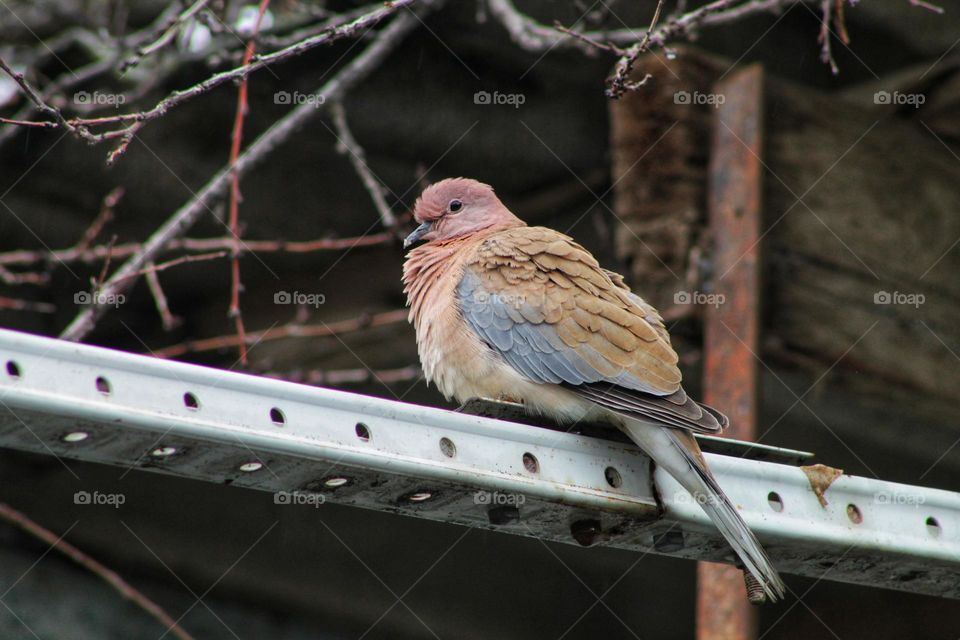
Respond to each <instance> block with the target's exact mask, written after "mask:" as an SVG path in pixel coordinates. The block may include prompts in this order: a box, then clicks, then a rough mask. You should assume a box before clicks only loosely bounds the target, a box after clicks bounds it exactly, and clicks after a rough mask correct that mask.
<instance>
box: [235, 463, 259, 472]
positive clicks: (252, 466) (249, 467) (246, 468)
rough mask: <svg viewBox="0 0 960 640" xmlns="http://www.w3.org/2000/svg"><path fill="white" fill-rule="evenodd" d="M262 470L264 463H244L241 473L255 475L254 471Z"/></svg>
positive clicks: (241, 466)
mask: <svg viewBox="0 0 960 640" xmlns="http://www.w3.org/2000/svg"><path fill="white" fill-rule="evenodd" d="M260 469H263V463H262V462H244V463H243V464H242V465H240V471H243V472H244V473H253V472H254V471H260Z"/></svg>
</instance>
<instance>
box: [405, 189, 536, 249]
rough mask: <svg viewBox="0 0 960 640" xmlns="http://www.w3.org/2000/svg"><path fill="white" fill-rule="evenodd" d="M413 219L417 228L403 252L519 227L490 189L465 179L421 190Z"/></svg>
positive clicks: (408, 239) (516, 219)
mask: <svg viewBox="0 0 960 640" xmlns="http://www.w3.org/2000/svg"><path fill="white" fill-rule="evenodd" d="M413 217H414V218H415V219H416V221H417V222H419V223H420V226H419V227H417V228H416V229H414V230H413V233H411V234H410V235H409V236H407V239H406V240H404V241H403V246H404V248H407V247H411V246H413V245H415V244H417V243H420V242H432V241H434V240H440V241H445V240H453V239H455V238H461V237H465V236H469V235H471V234H473V233H476V232H478V231H483V230H485V229H489V228H491V227H495V226H496V227H500V226H515V225H517V224H523V223H522V222H520V219H519V218H517V217H516V216H515V215H513V214H512V213H510V210H509V209H507V208H506V207H505V206H504V205H503V203H502V202H500V199H499V198H498V197H497V196H496V194H495V193H494V192H493V187H491V186H490V185H488V184H483V183H482V182H477V181H476V180H471V179H469V178H448V179H446V180H441V181H440V182H437V183H434V184H432V185H430V186H429V187H427V188H426V189H424V190H423V193H422V194H420V197H419V198H417V202H416V204H415V205H414V208H413Z"/></svg>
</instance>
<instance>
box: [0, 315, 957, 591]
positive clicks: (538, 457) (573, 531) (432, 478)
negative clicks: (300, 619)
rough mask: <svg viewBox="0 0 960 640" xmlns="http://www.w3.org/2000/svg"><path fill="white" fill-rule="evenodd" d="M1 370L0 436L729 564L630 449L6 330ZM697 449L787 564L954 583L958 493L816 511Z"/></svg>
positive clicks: (865, 495) (879, 582) (859, 576)
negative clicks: (704, 454)
mask: <svg viewBox="0 0 960 640" xmlns="http://www.w3.org/2000/svg"><path fill="white" fill-rule="evenodd" d="M0 367H3V369H0V446H3V447H8V448H12V449H19V450H24V451H31V452H34V453H39V454H44V455H55V456H59V457H61V458H70V459H77V460H84V461H87V462H97V463H103V464H111V465H118V466H124V467H131V466H132V467H135V468H138V469H143V470H147V471H154V472H160V473H168V474H173V475H177V476H181V477H187V478H193V479H197V480H205V481H209V482H218V483H223V484H231V485H233V486H241V487H246V488H250V489H259V490H263V491H270V492H274V493H277V494H278V495H277V499H278V500H281V501H282V500H317V501H329V502H332V503H337V504H343V505H349V506H356V507H363V508H368V509H376V510H380V511H389V512H394V513H400V514H406V515H412V516H416V517H422V518H429V519H433V520H439V521H443V522H449V523H454V524H459V525H466V526H473V527H483V528H491V529H496V530H500V531H504V532H507V533H513V534H519V535H524V536H535V537H538V538H542V539H546V540H554V541H558V542H565V543H579V544H596V545H609V546H614V547H620V548H626V549H632V550H636V551H652V552H654V553H661V554H668V555H675V556H682V557H687V558H695V559H703V560H715V561H720V562H731V561H732V560H733V556H732V552H730V551H729V550H728V549H727V547H726V545H725V544H724V543H723V541H722V539H720V538H719V537H718V536H717V535H716V532H715V530H714V529H713V526H712V525H711V524H710V522H709V521H708V520H707V518H706V516H705V515H704V514H703V512H702V511H701V510H700V508H699V506H698V505H696V504H695V503H694V502H693V501H692V499H691V498H690V496H689V494H687V493H686V492H685V491H684V490H683V489H682V488H681V487H680V486H679V485H677V484H676V483H675V482H674V481H673V480H672V479H671V478H670V477H669V476H668V475H666V474H664V473H662V472H661V471H659V470H656V469H653V468H652V465H651V463H650V461H649V459H648V458H647V457H646V456H644V455H643V454H642V453H641V452H640V451H638V450H637V449H636V448H634V447H633V446H632V445H630V444H628V443H623V442H620V441H616V440H608V439H602V438H598V437H590V436H586V435H582V434H575V433H567V432H564V431H558V430H554V429H548V428H539V427H533V426H529V425H524V424H518V423H515V422H508V421H504V420H499V419H491V418H486V417H481V416H475V415H467V414H464V413H456V412H450V411H444V410H441V409H434V408H429V407H420V406H415V405H410V404H405V403H400V402H392V401H388V400H382V399H378V398H371V397H367V396H361V395H356V394H351V393H345V392H340V391H331V390H327V389H319V388H314V387H308V386H304V385H299V384H293V383H288V382H282V381H277V380H271V379H266V378H260V377H256V376H250V375H243V374H237V373H230V372H225V371H221V370H217V369H210V368H205V367H198V366H194V365H187V364H182V363H176V362H170V361H165V360H158V359H154V358H149V357H144V356H139V355H132V354H127V353H122V352H117V351H112V350H109V349H103V348H98V347H90V346H86V345H78V344H74V343H69V342H62V341H58V340H53V339H49V338H42V337H37V336H31V335H27V334H22V333H17V332H12V331H0ZM506 410H508V411H509V410H510V408H509V407H508V408H507V409H506ZM725 446H726V447H727V451H730V452H732V451H737V449H735V448H734V449H731V448H730V447H731V446H735V445H730V444H729V443H727V444H725ZM740 453H744V454H749V455H750V456H752V457H758V456H759V457H767V458H771V457H772V458H778V457H782V458H784V459H791V460H796V459H801V458H803V457H804V454H803V453H802V452H789V451H781V450H776V449H765V448H762V447H755V446H753V445H746V446H744V447H743V448H742V449H740ZM708 458H709V462H710V465H711V467H712V468H713V470H714V472H715V474H716V475H717V477H718V479H719V482H720V484H721V485H722V486H723V487H724V489H725V490H726V491H727V493H728V494H729V495H730V497H731V498H732V499H733V501H734V503H735V504H737V505H738V507H739V508H740V509H741V512H742V514H743V516H744V518H745V519H746V521H747V523H748V524H749V525H750V526H751V527H752V528H753V529H754V530H755V531H756V532H757V534H758V535H759V537H760V539H761V541H763V543H764V545H765V546H766V548H767V549H768V551H769V552H770V554H771V556H772V557H773V558H774V561H775V564H776V565H777V566H778V568H780V569H781V570H782V571H784V572H785V573H795V574H800V575H806V576H811V577H815V578H820V577H824V579H828V580H842V581H848V582H855V583H859V584H867V585H875V586H884V587H890V588H896V589H902V590H908V591H914V592H919V593H927V594H934V595H940V596H946V597H953V598H957V597H960V494H956V493H951V492H947V491H939V490H934V489H926V488H921V487H911V486H906V485H899V484H893V483H887V482H879V481H874V480H868V479H865V478H858V477H846V476H843V477H840V478H839V479H837V480H836V481H835V482H834V483H833V484H832V485H831V486H830V488H829V489H827V491H826V499H827V501H828V504H827V505H826V506H825V507H824V506H821V504H820V502H819V500H818V498H817V496H816V495H815V494H814V492H813V491H812V489H811V487H810V482H809V480H808V478H807V475H805V473H804V471H803V470H802V469H801V468H799V467H795V466H790V465H788V464H778V463H772V462H764V461H761V460H756V459H749V458H747V457H737V456H731V455H718V454H708ZM614 485H616V486H614ZM773 494H775V495H773ZM770 498H773V499H772V501H771V500H770ZM850 505H852V506H850ZM778 509H779V510H778ZM855 520H859V522H855ZM928 523H929V524H928Z"/></svg>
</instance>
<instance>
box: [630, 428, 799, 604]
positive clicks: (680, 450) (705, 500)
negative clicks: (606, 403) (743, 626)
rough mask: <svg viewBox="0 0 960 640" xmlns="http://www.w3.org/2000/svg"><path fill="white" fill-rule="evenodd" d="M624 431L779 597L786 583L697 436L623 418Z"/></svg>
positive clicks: (769, 594) (769, 591)
mask: <svg viewBox="0 0 960 640" xmlns="http://www.w3.org/2000/svg"><path fill="white" fill-rule="evenodd" d="M623 429H624V431H626V433H627V435H629V436H630V439H631V440H633V441H634V442H635V443H637V445H638V446H639V447H640V448H641V449H643V450H644V451H645V452H646V453H647V455H649V456H650V457H651V458H653V460H654V462H656V463H657V465H659V466H661V467H663V468H664V469H666V470H667V472H669V473H670V475H671V476H673V477H674V478H675V479H676V480H677V482H679V483H680V484H681V485H682V486H683V488H685V489H686V490H687V491H689V492H690V494H691V495H692V496H693V497H694V498H696V499H697V503H698V504H700V506H701V507H702V508H703V510H704V511H705V512H706V514H707V515H708V516H709V517H710V519H711V520H712V521H713V523H714V524H715V525H716V527H717V529H719V530H720V533H721V534H722V535H723V537H724V538H725V539H726V540H727V542H728V543H730V546H731V547H733V550H734V551H735V552H736V553H737V555H738V556H739V557H740V560H741V561H742V562H743V564H744V566H745V567H746V568H747V570H748V571H749V572H750V573H752V574H753V575H754V576H755V577H756V578H757V580H759V581H760V584H761V585H762V586H763V590H764V592H765V593H766V594H767V597H768V598H769V599H770V600H771V601H776V600H779V599H782V598H783V597H784V594H785V592H786V587H785V586H784V584H783V581H782V580H781V579H780V575H779V574H778V573H777V570H776V569H774V568H773V564H772V563H771V562H770V558H768V557H767V554H766V552H764V550H763V547H761V546H760V543H759V542H758V541H757V538H756V536H754V535H753V532H752V531H750V529H749V527H747V523H746V522H744V521H743V518H741V517H740V514H739V513H737V510H736V508H735V507H734V506H733V503H731V502H730V499H729V498H728V497H727V496H726V494H725V493H724V492H723V489H721V488H720V485H719V484H718V483H717V480H716V479H715V478H714V477H713V474H711V473H710V470H709V469H708V468H707V463H706V460H704V458H703V454H702V453H701V452H700V447H699V446H698V445H697V441H696V439H695V438H694V437H693V436H692V435H691V434H690V433H688V432H686V431H683V430H680V429H671V428H668V427H658V426H655V425H651V424H648V423H643V422H639V421H635V420H629V419H627V420H624V426H623Z"/></svg>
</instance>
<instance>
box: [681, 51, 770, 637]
mask: <svg viewBox="0 0 960 640" xmlns="http://www.w3.org/2000/svg"><path fill="white" fill-rule="evenodd" d="M713 91H714V94H715V96H723V101H722V104H719V106H718V108H717V114H716V119H715V122H714V128H713V138H712V148H711V155H710V167H709V190H708V195H707V206H708V211H709V220H710V231H711V237H712V240H713V264H714V267H713V268H714V285H715V291H714V293H716V294H718V295H717V296H716V297H715V298H714V299H715V300H716V301H717V302H719V304H716V305H712V306H707V307H706V310H705V316H704V399H705V400H706V402H707V403H708V404H712V405H714V406H716V407H719V408H720V409H722V410H723V411H724V412H726V413H727V414H728V415H729V416H730V428H729V429H728V430H727V431H726V433H725V435H727V436H729V437H732V438H737V439H740V440H752V439H753V438H754V437H755V436H756V425H757V406H758V402H759V397H758V386H759V376H758V373H759V372H758V367H759V362H758V361H757V359H756V357H755V356H754V354H756V353H759V350H760V347H759V345H760V289H761V282H760V257H761V256H760V244H759V243H760V233H761V231H760V218H761V178H762V165H761V163H760V158H761V154H762V126H763V104H762V100H763V70H762V68H761V67H760V66H759V65H753V66H750V67H747V68H745V69H743V70H740V71H737V72H734V73H731V74H730V75H729V76H727V77H726V78H725V79H723V80H721V81H720V82H718V83H717V84H716V85H715V87H714V89H713ZM717 101H718V102H720V100H719V98H718V100H717ZM721 295H722V296H723V297H720V296H721ZM697 581H698V582H697V638H698V640H747V639H749V638H755V637H756V634H757V619H756V612H755V610H754V608H753V606H752V605H751V604H750V603H749V602H748V600H747V593H746V589H745V587H744V576H743V572H742V571H740V570H739V569H737V568H735V567H731V566H727V565H720V564H712V563H705V562H701V563H700V564H699V566H698V571H697Z"/></svg>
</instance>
